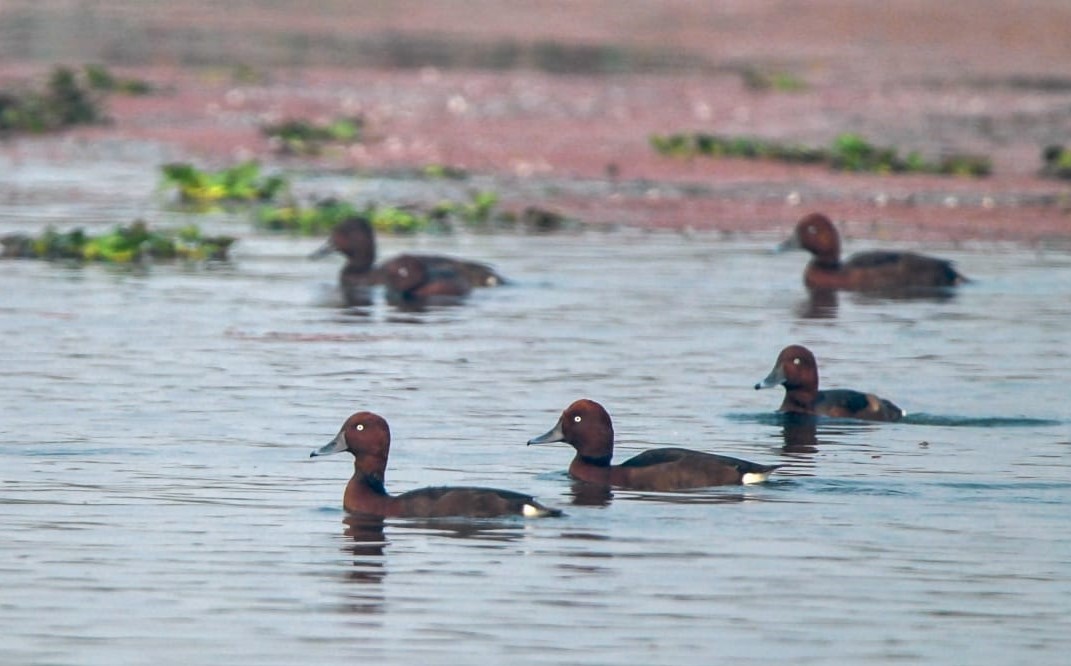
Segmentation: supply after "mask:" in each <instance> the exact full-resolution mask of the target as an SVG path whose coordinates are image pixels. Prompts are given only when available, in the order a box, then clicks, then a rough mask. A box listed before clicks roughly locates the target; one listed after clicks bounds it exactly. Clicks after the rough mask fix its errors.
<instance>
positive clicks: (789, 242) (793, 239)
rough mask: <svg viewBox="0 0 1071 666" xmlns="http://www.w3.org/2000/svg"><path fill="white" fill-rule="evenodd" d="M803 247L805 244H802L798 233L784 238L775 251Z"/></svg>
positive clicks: (786, 250)
mask: <svg viewBox="0 0 1071 666" xmlns="http://www.w3.org/2000/svg"><path fill="white" fill-rule="evenodd" d="M802 248H803V246H802V245H800V237H799V236H798V235H797V234H792V235H791V236H789V237H788V238H786V239H785V240H783V241H781V242H780V243H778V245H777V247H776V248H774V251H775V252H788V251H789V250H799V249H802Z"/></svg>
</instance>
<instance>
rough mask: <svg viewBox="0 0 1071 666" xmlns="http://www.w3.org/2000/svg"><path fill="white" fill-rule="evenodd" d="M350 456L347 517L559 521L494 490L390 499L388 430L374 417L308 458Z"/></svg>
mask: <svg viewBox="0 0 1071 666" xmlns="http://www.w3.org/2000/svg"><path fill="white" fill-rule="evenodd" d="M342 451H349V452H350V453H352V454H353V457H354V464H353V467H354V470H353V477H352V478H350V481H349V483H347V484H346V492H345V494H344V495H343V498H342V508H343V509H345V510H346V511H348V512H350V513H357V514H364V515H371V516H381V517H406V518H439V517H450V516H457V517H462V516H463V517H472V518H492V517H498V516H513V515H516V516H526V517H529V518H537V517H544V516H560V515H561V511H559V510H557V509H552V508H548V507H546V506H543V505H542V504H540V503H539V502H537V501H536V500H535V499H534V498H533V497H532V496H531V495H525V494H524V493H518V492H513V491H511V490H498V489H496V488H473V487H464V486H458V487H453V486H443V487H429V488H420V489H418V490H410V491H409V492H406V493H402V494H401V495H391V494H390V493H388V492H387V490H386V488H385V487H384V485H383V482H384V478H385V476H386V470H387V456H388V454H389V453H390V427H389V426H388V425H387V421H386V420H385V419H384V418H383V417H381V416H379V415H377V414H373V413H372V412H357V413H356V414H353V415H352V416H350V417H349V418H348V419H346V422H345V423H344V424H343V425H342V429H341V430H339V431H338V434H337V435H336V436H335V437H334V439H332V440H331V441H330V442H328V443H327V444H326V445H324V446H322V447H320V448H319V449H316V450H315V451H313V452H312V453H311V454H309V455H310V457H315V456H326V455H329V454H332V453H340V452H342Z"/></svg>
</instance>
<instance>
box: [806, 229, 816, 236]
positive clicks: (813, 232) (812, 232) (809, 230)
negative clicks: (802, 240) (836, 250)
mask: <svg viewBox="0 0 1071 666" xmlns="http://www.w3.org/2000/svg"><path fill="white" fill-rule="evenodd" d="M807 233H809V234H811V235H812V236H813V235H814V234H816V233H818V230H817V229H815V228H814V227H807Z"/></svg>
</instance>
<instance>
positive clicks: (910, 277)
mask: <svg viewBox="0 0 1071 666" xmlns="http://www.w3.org/2000/svg"><path fill="white" fill-rule="evenodd" d="M780 247H781V249H790V248H803V249H805V250H807V251H808V252H810V253H811V255H812V259H811V261H810V262H809V263H808V264H807V268H806V269H804V271H803V283H804V284H805V285H806V286H807V288H808V289H812V290H844V291H894V292H895V291H902V290H913V289H920V288H921V289H927V288H931V289H932V288H942V287H954V286H958V285H961V284H964V283H966V282H969V280H968V279H967V278H966V277H964V276H963V275H962V274H961V273H959V272H958V271H957V270H956V269H955V268H954V267H953V265H952V262H951V261H948V260H946V259H939V258H936V257H930V256H927V255H923V254H916V253H914V252H897V251H887V250H878V251H873V252H861V253H858V254H854V255H852V256H851V257H849V258H848V259H847V260H846V261H843V262H842V261H841V258H840V235H839V234H838V233H837V228H836V227H835V226H833V222H832V221H830V219H829V218H828V217H826V216H825V215H823V214H822V213H810V214H808V215H805V216H803V217H802V218H801V219H800V220H799V222H797V223H796V228H795V230H794V231H793V233H792V236H791V237H789V238H788V239H787V240H786V241H785V242H783V243H782V244H781V246H780Z"/></svg>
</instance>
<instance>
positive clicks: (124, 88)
mask: <svg viewBox="0 0 1071 666" xmlns="http://www.w3.org/2000/svg"><path fill="white" fill-rule="evenodd" d="M82 70H83V72H84V73H85V78H86V83H87V84H88V85H89V87H90V88H92V89H93V90H100V91H102V92H108V93H120V94H123V95H150V94H152V93H153V92H155V91H156V88H155V86H153V85H152V84H151V83H149V82H148V81H145V80H143V79H129V78H123V77H119V76H116V75H115V74H112V72H111V70H109V69H108V68H107V67H105V66H104V65H86V66H85V67H83V68H82Z"/></svg>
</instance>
